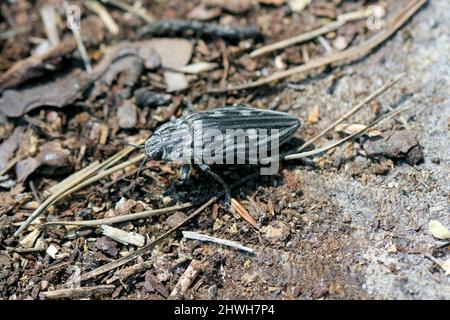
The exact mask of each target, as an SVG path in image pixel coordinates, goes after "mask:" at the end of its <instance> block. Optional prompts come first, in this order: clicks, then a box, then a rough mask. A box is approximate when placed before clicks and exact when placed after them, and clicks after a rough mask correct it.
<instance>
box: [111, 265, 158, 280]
mask: <svg viewBox="0 0 450 320" xmlns="http://www.w3.org/2000/svg"><path fill="white" fill-rule="evenodd" d="M152 266H153V261H143V262H138V263H136V264H135V265H132V266H131V267H128V268H125V269H122V270H118V271H117V272H116V274H115V275H114V276H112V277H111V278H109V279H108V280H106V284H111V283H113V282H115V281H117V280H122V281H123V280H125V279H126V278H128V277H130V276H132V275H133V274H136V273H138V272H140V271H144V270H145V269H148V268H151V267H152Z"/></svg>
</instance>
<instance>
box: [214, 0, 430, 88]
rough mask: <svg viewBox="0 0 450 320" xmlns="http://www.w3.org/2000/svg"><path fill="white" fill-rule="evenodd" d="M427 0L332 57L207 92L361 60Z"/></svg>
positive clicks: (274, 79)
mask: <svg viewBox="0 0 450 320" xmlns="http://www.w3.org/2000/svg"><path fill="white" fill-rule="evenodd" d="M427 2H428V0H417V1H411V2H410V3H409V5H408V6H407V7H406V9H405V10H402V12H400V13H399V14H398V15H397V16H396V17H395V18H394V19H392V20H391V21H390V23H389V24H388V28H387V29H386V30H384V31H382V32H380V33H378V34H376V35H375V36H373V37H372V38H370V39H369V40H367V41H365V42H364V43H363V44H361V45H359V46H356V47H353V48H349V49H347V50H344V51H341V52H336V53H335V54H333V55H330V56H326V57H322V58H318V59H315V60H311V61H310V62H308V63H306V64H303V65H300V66H297V67H293V68H290V69H287V70H284V71H280V72H276V73H274V74H272V75H270V76H268V77H265V78H262V79H259V80H256V81H252V82H249V83H245V84H242V85H236V86H229V87H227V88H225V89H223V88H212V89H209V90H208V92H211V93H220V92H226V91H233V90H244V89H250V88H256V87H259V86H262V85H265V84H268V83H271V82H274V81H277V80H280V79H284V78H287V77H290V76H293V75H296V74H300V73H304V72H307V71H310V70H314V69H318V68H321V67H325V66H328V65H331V64H334V63H344V62H349V61H354V60H357V59H358V58H362V57H364V56H366V55H368V54H369V53H370V52H372V51H373V50H374V49H375V48H377V47H378V46H380V45H381V44H382V43H384V42H385V41H386V40H387V39H389V38H390V37H391V36H392V35H393V34H394V33H395V32H397V31H398V30H399V29H400V28H401V27H402V26H403V25H404V24H405V23H406V22H407V21H408V20H409V19H410V18H411V17H412V16H413V15H414V14H415V13H416V12H417V11H419V9H420V8H422V6H424V5H425V4H426V3H427Z"/></svg>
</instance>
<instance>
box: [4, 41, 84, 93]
mask: <svg viewBox="0 0 450 320" xmlns="http://www.w3.org/2000/svg"><path fill="white" fill-rule="evenodd" d="M75 49H76V44H75V41H74V40H73V39H68V40H66V41H63V42H61V43H60V44H59V45H57V46H55V47H53V48H51V49H49V50H48V51H46V52H45V53H44V54H42V55H36V56H31V57H29V58H26V59H24V60H21V61H19V62H17V63H16V64H14V65H13V66H12V67H11V68H10V69H9V70H8V71H6V72H5V73H4V74H2V75H0V92H1V91H3V90H4V89H8V88H13V87H15V86H17V85H19V84H22V83H24V82H25V81H27V80H30V79H34V78H37V77H40V76H42V75H44V74H45V73H47V72H49V71H54V70H55V69H56V68H57V67H58V65H59V64H60V63H61V61H62V59H63V58H64V57H65V56H67V55H69V54H71V53H72V52H73V51H74V50H75Z"/></svg>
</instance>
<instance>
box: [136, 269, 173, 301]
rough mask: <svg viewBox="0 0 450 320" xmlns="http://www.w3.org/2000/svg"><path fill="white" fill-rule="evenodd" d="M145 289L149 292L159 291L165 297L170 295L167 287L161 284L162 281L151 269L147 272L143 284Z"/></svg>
mask: <svg viewBox="0 0 450 320" xmlns="http://www.w3.org/2000/svg"><path fill="white" fill-rule="evenodd" d="M142 286H143V287H144V289H145V290H147V291H148V292H158V293H159V294H161V295H162V296H163V297H164V298H167V297H168V296H169V292H168V291H167V289H166V288H165V287H164V286H163V285H162V284H161V282H160V281H159V280H158V278H156V277H155V276H154V275H153V273H152V272H151V271H147V272H146V273H145V281H144V283H143V284H142Z"/></svg>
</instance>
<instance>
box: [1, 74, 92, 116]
mask: <svg viewBox="0 0 450 320" xmlns="http://www.w3.org/2000/svg"><path fill="white" fill-rule="evenodd" d="M91 82H92V76H91V75H89V74H86V73H84V72H82V71H81V70H79V69H77V70H74V71H72V72H70V73H68V74H65V75H63V76H54V77H51V78H50V79H49V80H47V81H45V82H44V83H39V84H34V85H33V86H28V87H26V88H21V89H17V90H11V89H8V90H5V91H4V92H3V96H2V98H1V99H0V111H1V112H3V114H5V115H6V116H8V117H19V116H21V115H23V114H25V113H27V112H29V111H31V110H33V109H35V108H38V107H41V106H51V107H57V108H61V107H64V106H66V105H67V104H70V103H72V102H74V101H75V100H76V99H77V98H79V97H80V96H81V95H82V93H83V92H84V91H85V89H86V88H87V87H88V86H89V85H90V84H91Z"/></svg>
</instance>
